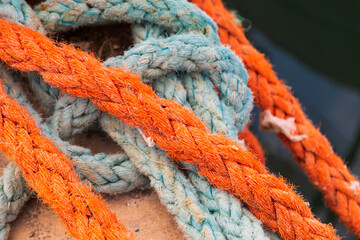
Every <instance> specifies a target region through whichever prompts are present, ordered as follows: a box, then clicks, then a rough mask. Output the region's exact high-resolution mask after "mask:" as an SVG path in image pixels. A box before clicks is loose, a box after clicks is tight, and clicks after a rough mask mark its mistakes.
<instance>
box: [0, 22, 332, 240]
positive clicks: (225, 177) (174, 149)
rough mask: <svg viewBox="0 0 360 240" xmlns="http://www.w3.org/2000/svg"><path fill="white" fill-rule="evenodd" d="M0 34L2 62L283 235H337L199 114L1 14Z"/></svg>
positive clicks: (120, 72)
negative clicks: (135, 135)
mask: <svg viewBox="0 0 360 240" xmlns="http://www.w3.org/2000/svg"><path fill="white" fill-rule="evenodd" d="M0 33H1V36H0V58H1V60H2V61H3V62H5V63H7V64H8V65H9V66H11V67H13V68H16V69H18V70H22V71H37V72H38V73H39V74H40V75H41V76H42V77H43V79H44V80H45V81H46V82H48V83H50V84H51V85H53V86H56V87H58V88H60V89H61V90H62V91H64V92H67V93H69V94H72V95H75V96H79V97H84V98H90V99H92V101H93V102H94V103H95V104H97V105H98V106H99V108H100V109H102V110H105V111H107V112H109V113H110V114H113V115H114V116H116V117H118V118H119V119H121V120H122V121H123V122H125V123H127V124H129V125H131V126H136V127H140V128H141V129H142V130H143V131H144V133H145V134H146V136H149V137H151V138H152V139H154V141H155V142H156V143H157V145H158V146H159V147H161V148H162V149H164V150H166V151H167V152H168V154H169V155H170V156H172V157H173V158H174V159H177V160H181V161H185V162H188V163H193V164H196V165H197V167H198V169H199V171H200V173H201V174H203V175H204V176H205V177H207V178H208V179H209V180H210V182H212V183H213V184H214V185H215V186H217V187H219V188H222V189H226V190H228V191H229V192H231V193H233V194H234V195H236V196H238V197H239V198H240V199H242V200H243V201H244V202H245V203H246V205H247V206H248V207H249V209H250V210H251V211H252V212H253V213H254V214H255V215H256V216H257V217H258V218H259V219H261V220H262V221H263V222H264V223H265V224H266V225H267V226H268V227H270V228H271V229H273V230H275V231H278V232H279V233H280V235H281V236H283V237H284V238H286V239H311V238H323V239H338V237H337V236H336V235H335V231H334V229H332V228H331V227H330V226H328V225H324V224H321V223H320V222H319V221H318V220H316V219H315V218H314V217H313V215H312V214H311V211H310V210H309V208H308V207H307V205H306V203H305V202H304V201H303V200H302V199H301V197H299V196H298V195H296V194H295V193H294V192H293V191H292V189H291V188H290V187H289V186H288V185H287V184H286V183H285V181H283V180H282V179H278V178H276V177H275V176H274V175H272V174H269V173H268V172H267V170H266V169H265V167H264V166H263V165H262V164H261V163H260V162H258V160H257V159H255V158H254V156H253V155H251V154H250V153H249V152H248V151H245V150H244V149H242V147H241V146H239V145H238V144H237V143H236V142H234V141H231V140H229V139H227V138H225V137H223V136H221V135H213V134H211V133H210V132H209V131H208V130H207V129H206V127H205V126H204V125H203V124H202V123H201V121H200V120H199V119H197V118H196V117H194V116H193V115H192V114H191V113H189V112H188V111H187V110H185V109H184V108H183V107H181V106H179V105H178V104H176V103H174V102H173V101H169V100H164V99H160V98H158V97H157V96H156V95H155V94H154V93H153V92H152V90H151V89H150V88H149V87H148V86H146V85H144V84H143V83H141V81H140V80H139V78H138V77H135V76H133V75H131V74H129V73H127V72H124V71H122V70H116V69H113V68H109V67H108V68H104V67H103V66H102V65H101V63H100V62H98V61H97V60H96V59H95V58H93V57H91V56H90V55H88V54H85V53H83V52H81V51H79V50H76V49H74V48H73V47H71V46H68V45H66V44H61V43H59V44H57V45H54V44H53V43H52V42H51V40H49V39H47V38H45V37H44V36H42V35H41V34H39V33H37V32H35V31H33V30H30V29H27V28H24V27H20V26H18V25H16V24H10V23H8V22H6V21H3V20H1V21H0ZM4 33H6V35H5V34H4ZM47 56H51V58H49V57H47ZM289 226H292V227H289Z"/></svg>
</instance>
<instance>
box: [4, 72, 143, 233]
mask: <svg viewBox="0 0 360 240" xmlns="http://www.w3.org/2000/svg"><path fill="white" fill-rule="evenodd" d="M0 72H1V73H2V74H1V75H2V76H1V77H6V78H5V79H7V80H6V82H5V92H6V93H7V94H9V95H10V96H11V97H12V98H13V99H16V100H17V102H18V103H20V104H21V105H23V106H25V107H26V109H27V110H28V111H29V112H30V113H31V115H32V117H33V118H34V119H35V121H36V122H37V123H39V122H40V124H39V125H40V128H41V130H42V133H43V134H44V135H45V136H50V138H51V139H52V140H53V141H54V143H56V145H57V146H58V147H59V149H60V150H62V151H63V152H65V153H67V155H68V156H69V157H70V158H71V159H72V160H73V161H74V168H75V169H76V172H77V174H78V175H79V177H80V179H82V180H86V181H87V182H90V183H91V184H92V187H93V188H94V189H95V190H97V191H101V192H103V193H108V194H114V193H119V192H128V191H131V190H133V189H135V188H144V187H147V186H148V184H147V179H146V178H145V177H144V176H142V175H140V173H139V172H138V171H137V170H136V169H135V168H134V166H133V165H132V164H130V162H129V160H128V157H127V156H126V155H125V154H116V155H113V156H106V155H105V154H95V155H91V152H90V150H88V149H84V148H82V147H78V146H72V145H70V144H69V143H67V142H64V141H62V140H60V139H59V138H58V137H57V136H56V135H54V134H51V129H50V128H49V127H48V126H47V125H46V124H45V123H41V118H40V116H39V115H38V114H37V113H36V112H35V110H33V109H32V107H31V105H30V104H29V103H28V102H27V99H26V96H25V94H24V93H23V90H22V89H21V87H20V86H19V81H15V80H14V79H13V76H12V75H10V74H5V75H4V71H0ZM17 78H19V77H17ZM0 186H2V187H1V188H0V199H1V201H0V209H6V211H2V212H1V215H0V219H1V221H0V239H2V240H5V239H7V238H8V236H9V233H10V226H9V224H8V223H9V222H11V221H14V220H15V218H16V216H17V215H18V213H19V212H20V209H21V207H22V206H23V205H24V204H25V202H26V201H27V200H28V199H29V198H30V196H31V194H30V192H29V188H28V187H27V184H26V182H25V181H24V180H23V178H22V176H21V174H20V170H19V169H18V168H17V167H16V165H15V164H8V165H7V166H6V168H5V169H4V171H3V176H2V177H1V178H0Z"/></svg>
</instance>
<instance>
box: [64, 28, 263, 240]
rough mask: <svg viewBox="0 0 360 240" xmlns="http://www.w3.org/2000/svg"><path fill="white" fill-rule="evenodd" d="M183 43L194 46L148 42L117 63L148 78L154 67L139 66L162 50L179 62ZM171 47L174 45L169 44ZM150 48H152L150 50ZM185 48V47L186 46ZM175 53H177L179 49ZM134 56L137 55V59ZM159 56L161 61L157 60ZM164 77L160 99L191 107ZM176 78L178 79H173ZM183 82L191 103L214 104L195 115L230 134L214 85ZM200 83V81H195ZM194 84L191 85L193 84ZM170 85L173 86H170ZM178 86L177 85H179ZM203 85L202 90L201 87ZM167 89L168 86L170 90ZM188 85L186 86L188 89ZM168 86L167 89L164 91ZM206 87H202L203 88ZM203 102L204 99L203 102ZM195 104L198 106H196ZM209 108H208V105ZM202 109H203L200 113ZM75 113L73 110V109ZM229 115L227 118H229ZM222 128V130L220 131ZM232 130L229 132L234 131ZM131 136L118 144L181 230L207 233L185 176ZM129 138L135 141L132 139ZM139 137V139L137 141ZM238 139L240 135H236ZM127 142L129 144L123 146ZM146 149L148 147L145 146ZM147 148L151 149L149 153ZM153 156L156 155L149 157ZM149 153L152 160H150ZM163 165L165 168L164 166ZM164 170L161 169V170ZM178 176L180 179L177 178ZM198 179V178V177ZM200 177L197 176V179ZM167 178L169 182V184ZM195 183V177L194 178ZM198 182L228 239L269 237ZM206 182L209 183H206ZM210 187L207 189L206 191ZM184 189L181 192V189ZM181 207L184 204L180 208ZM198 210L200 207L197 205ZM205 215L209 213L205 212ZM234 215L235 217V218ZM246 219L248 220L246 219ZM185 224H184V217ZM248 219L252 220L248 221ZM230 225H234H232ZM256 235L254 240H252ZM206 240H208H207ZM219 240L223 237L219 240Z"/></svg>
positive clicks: (195, 38) (224, 198) (172, 40)
mask: <svg viewBox="0 0 360 240" xmlns="http://www.w3.org/2000/svg"><path fill="white" fill-rule="evenodd" d="M188 38H190V39H192V41H193V42H204V39H203V38H201V37H200V36H193V35H190V36H189V37H188ZM180 40H185V41H184V42H185V43H186V44H187V45H190V43H188V42H186V40H187V38H185V36H174V37H172V38H170V39H166V40H151V41H147V42H143V43H141V44H139V45H137V46H135V47H134V48H133V49H131V50H129V51H128V52H126V53H125V56H124V57H122V58H120V57H117V58H115V59H116V61H117V62H118V64H119V66H128V68H129V70H130V69H132V70H133V71H134V72H138V73H139V75H140V76H143V75H147V74H146V71H149V72H151V71H153V70H152V67H149V68H146V67H144V66H142V65H141V64H140V66H141V67H139V71H138V70H137V68H138V67H136V66H135V65H136V64H135V63H140V62H143V61H144V60H145V59H148V56H153V57H152V58H149V61H150V62H149V63H148V64H149V65H152V64H151V62H152V61H153V60H155V59H157V60H160V59H159V58H161V56H162V55H164V54H163V52H162V51H161V49H163V48H164V49H171V48H172V50H171V52H174V54H172V56H173V58H175V59H179V57H178V56H177V55H178V54H177V51H174V48H173V47H174V46H175V45H176V44H174V43H176V42H177V41H180ZM169 43H170V44H169ZM204 44H207V43H206V41H205V42H204ZM157 45H161V46H162V47H160V48H159V47H158V46H157ZM149 46H150V47H149ZM182 46H184V44H183V45H182ZM148 48H150V49H151V51H150V52H149V51H148ZM185 48H186V49H188V51H189V52H191V51H192V49H191V48H190V47H189V46H187V47H185ZM208 48H209V49H208V50H207V51H210V52H211V51H213V50H211V48H210V47H208ZM140 49H142V51H143V54H140ZM175 50H177V48H175ZM132 53H135V54H134V55H133V54H132ZM157 56H159V58H158V57H157ZM182 56H183V57H184V58H185V56H186V54H185V55H184V52H183V53H182ZM139 58H140V60H141V61H140V60H139ZM119 59H122V61H120V60H119ZM113 60H114V59H109V60H108V61H107V62H105V63H104V64H105V65H109V64H111V65H116V64H115V63H114V61H113ZM160 62H162V61H157V63H159V65H160V66H161V65H162V64H160ZM163 62H167V58H165V59H163ZM179 69H181V68H179ZM157 72H158V73H157V75H156V76H154V78H155V77H157V78H158V77H161V76H162V74H160V68H159V69H158V71H157ZM163 72H164V73H163V75H165V76H166V78H164V79H163V80H162V78H160V79H159V80H158V81H156V82H154V83H153V88H154V89H155V90H156V93H157V95H158V96H165V97H167V98H170V99H176V100H177V101H179V103H181V104H183V105H188V103H185V102H186V100H185V99H184V90H183V88H182V85H181V84H179V83H175V84H165V83H166V82H167V83H170V82H171V81H175V80H174V79H171V80H167V78H170V77H169V76H168V75H167V74H166V73H167V72H169V71H168V70H167V68H166V67H164V71H163ZM172 78H177V77H176V75H175V76H172ZM180 78H181V79H187V80H186V81H188V84H185V85H186V87H187V88H189V89H193V91H190V92H189V95H191V97H190V99H192V98H193V99H199V97H200V96H201V95H205V96H207V97H208V99H212V101H207V100H206V99H204V102H209V103H211V104H209V107H210V110H206V108H199V106H195V105H192V106H195V108H194V111H195V112H197V110H198V111H199V113H200V116H203V117H204V116H205V118H207V117H208V114H207V111H210V112H212V114H211V115H213V116H211V115H210V116H211V117H212V118H213V119H212V120H211V121H206V122H210V123H211V124H210V123H209V124H210V125H214V126H215V128H214V129H219V128H220V129H222V130H224V131H226V127H223V126H222V124H219V123H220V121H221V118H220V119H218V120H217V118H218V115H219V113H217V108H215V109H214V106H217V105H218V103H216V98H217V96H216V93H215V91H214V90H213V87H212V85H211V84H210V83H209V82H207V81H204V80H202V78H203V77H200V76H197V77H196V74H195V76H194V77H192V78H190V79H194V80H190V79H189V78H184V77H183V75H181V76H180ZM195 79H196V80H195ZM189 80H190V81H189ZM169 81H170V82H169ZM175 82H176V81H175ZM197 84H198V85H200V86H197ZM166 85H167V86H166ZM185 85H184V86H185ZM164 86H166V87H164ZM201 86H202V87H201ZM203 86H207V87H205V88H204V87H203ZM211 91H213V92H214V93H213V94H212V93H211ZM193 92H194V93H195V95H194V93H193ZM200 99H201V98H200ZM78 100H79V98H75V99H74V103H75V104H74V105H77V106H78V104H77V103H76V102H77V101H78ZM193 104H194V103H193ZM198 105H201V103H198ZM205 105H206V104H205ZM197 108H199V109H197ZM70 109H72V107H71V108H70ZM225 115H227V114H225ZM217 125H218V127H216V126H217ZM230 128H231V126H230V127H229V128H228V129H230ZM107 132H109V133H111V132H114V131H112V130H107ZM127 132H128V134H123V135H124V136H123V137H122V138H125V139H126V141H125V140H123V139H122V140H121V141H119V140H118V139H117V138H115V139H114V140H115V141H117V142H120V143H122V144H121V146H122V147H123V149H124V150H125V151H126V152H128V154H129V155H130V156H132V157H131V159H132V161H133V162H134V164H135V165H136V166H137V167H138V168H139V169H141V171H142V172H143V173H144V174H145V175H147V176H149V177H150V179H152V185H153V186H154V188H155V189H160V190H161V191H158V193H159V194H160V196H161V197H162V198H161V199H162V201H164V202H165V203H166V205H167V206H168V208H170V210H171V212H172V213H174V214H176V216H179V215H180V218H181V221H180V222H179V224H180V225H181V226H183V222H186V223H187V225H189V226H194V227H197V228H198V229H199V231H198V232H200V233H201V232H203V230H201V229H202V228H199V226H201V225H203V224H204V223H205V227H207V226H208V225H207V224H209V223H211V221H210V222H209V220H206V219H207V218H205V216H206V214H205V213H204V217H203V218H204V220H202V221H200V222H199V223H201V225H199V223H197V224H194V221H193V220H192V219H191V218H189V216H188V215H189V213H188V212H190V213H193V212H194V209H201V207H198V206H197V207H194V205H195V203H192V204H190V203H189V199H191V198H190V196H192V195H193V193H192V190H191V188H190V189H188V187H186V186H188V182H187V181H184V179H182V178H183V177H182V175H181V174H177V173H176V172H175V173H174V170H173V169H172V168H169V167H168V166H166V164H164V163H163V160H162V159H165V155H164V154H163V153H160V152H159V151H156V150H153V149H152V148H147V147H146V144H145V143H144V142H141V143H139V141H140V140H139V139H142V137H141V136H139V134H138V133H137V134H136V132H137V131H136V130H135V131H127ZM129 135H130V136H131V137H129ZM133 136H135V137H133ZM235 138H236V135H235ZM124 141H125V143H123V142H124ZM144 145H145V146H144ZM146 148H147V149H146ZM149 152H154V153H151V154H149ZM146 153H147V155H148V156H146ZM151 156H155V157H151ZM134 159H138V160H134ZM151 159H156V161H153V160H151ZM160 164H161V165H160ZM159 166H161V167H159ZM170 173H171V175H170V176H169V174H170ZM176 174H177V175H176ZM173 175H175V177H173ZM194 175H196V174H194ZM196 176H197V175H196ZM166 178H167V180H166ZM174 179H175V180H176V179H179V180H178V181H174ZM194 179H195V177H194ZM194 181H196V182H197V184H194V186H195V187H196V188H197V189H199V191H200V193H201V196H203V197H202V201H203V202H204V203H205V204H206V206H209V205H210V206H211V208H212V209H213V211H214V209H216V211H215V212H216V213H219V214H216V219H217V221H218V223H219V224H220V226H221V227H222V229H223V231H225V232H226V233H227V234H228V238H229V239H231V238H235V239H238V238H241V237H242V238H246V239H253V238H255V239H264V238H265V236H264V235H261V234H260V233H261V232H262V231H259V230H257V229H259V228H260V226H259V225H258V224H256V222H255V223H253V224H250V222H251V221H253V219H252V218H251V217H248V216H247V215H248V214H247V213H246V212H245V213H241V212H242V211H243V210H241V208H240V209H237V208H236V207H233V206H232V205H235V206H236V204H239V206H241V204H240V203H239V202H238V201H235V199H234V198H231V197H229V196H224V194H221V193H217V190H215V189H214V190H212V194H211V196H209V195H210V194H208V192H209V190H208V189H209V187H210V186H209V184H205V183H202V184H200V185H199V182H200V183H201V181H202V180H200V179H199V180H194ZM205 182H206V181H205ZM206 185H207V187H205V186H206ZM197 186H201V188H198V187H197ZM179 187H180V188H179ZM172 191H175V192H174V193H172ZM164 192H165V193H166V194H164ZM183 192H185V193H186V192H189V193H186V198H183V195H184V194H183ZM171 195H174V196H172V197H169V196H171ZM179 198H180V200H181V201H182V202H183V203H181V201H180V202H178V201H179ZM215 199H221V205H220V206H219V207H217V206H216V205H218V203H217V202H219V201H215ZM173 203H175V207H176V205H178V206H190V207H189V209H188V210H187V207H186V208H184V207H182V208H181V209H180V213H181V212H182V211H184V210H185V211H184V212H185V213H181V214H180V213H179V210H176V209H174V206H172V205H173ZM180 203H181V204H180ZM225 204H226V205H228V206H229V207H225V206H226V205H225ZM195 206H196V205H195ZM227 209H232V210H231V211H232V212H233V213H232V214H229V213H230V212H229V210H227ZM202 212H205V211H202ZM233 215H234V216H233ZM239 215H240V216H241V217H237V216H239ZM242 215H244V216H242ZM183 216H186V218H185V221H184V217H183ZM193 216H194V218H195V219H196V218H199V212H196V211H195V214H193ZM246 218H250V219H248V220H246ZM229 224H230V225H229ZM229 226H234V227H229ZM245 226H246V227H245ZM187 232H193V230H192V231H187ZM198 235H199V234H192V236H194V237H195V238H196V236H198ZM252 235H253V236H252ZM203 238H204V237H203ZM205 238H206V239H209V236H207V237H205ZM217 239H219V237H217Z"/></svg>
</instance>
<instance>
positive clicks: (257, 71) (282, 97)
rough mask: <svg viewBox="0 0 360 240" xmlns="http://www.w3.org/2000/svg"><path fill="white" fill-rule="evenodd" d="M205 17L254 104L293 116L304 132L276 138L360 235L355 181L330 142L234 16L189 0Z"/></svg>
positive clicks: (217, 2)
mask: <svg viewBox="0 0 360 240" xmlns="http://www.w3.org/2000/svg"><path fill="white" fill-rule="evenodd" d="M192 2H193V3H195V4H196V5H197V6H198V7H200V8H201V9H202V10H204V11H205V12H206V13H207V14H208V15H210V16H211V17H212V18H213V19H214V21H215V22H216V23H217V25H218V27H219V35H220V39H221V41H222V43H223V44H227V45H230V47H231V49H232V50H233V51H235V52H236V54H237V55H238V56H239V57H240V58H241V59H242V60H243V61H244V64H245V67H246V69H247V71H248V74H249V87H250V88H251V90H252V91H253V93H254V96H255V102H256V104H257V105H258V106H259V107H260V108H261V109H263V110H270V111H271V113H272V114H273V115H274V116H275V117H278V118H280V119H287V118H289V117H293V118H295V125H296V129H297V131H296V132H295V134H297V135H306V136H307V138H305V139H303V140H302V141H298V142H293V141H291V140H289V139H288V138H287V137H285V136H284V135H282V134H279V137H280V138H281V140H282V141H283V142H284V143H285V145H287V146H288V147H289V148H290V149H291V150H292V152H293V153H294V155H295V159H296V160H297V161H298V162H299V164H300V166H301V167H302V168H303V169H304V171H305V172H306V173H307V174H308V175H309V177H310V179H311V180H312V182H313V183H314V184H315V185H316V186H317V187H318V188H319V189H320V190H321V191H322V193H323V194H324V196H325V200H326V202H327V204H328V205H329V206H330V208H331V209H332V210H333V211H334V212H336V213H337V214H338V215H339V216H340V218H341V220H342V221H343V222H344V223H345V224H346V225H347V226H348V228H349V229H350V230H351V231H353V232H354V233H355V234H356V236H357V237H359V238H360V183H359V181H358V180H357V179H356V178H355V177H354V176H353V175H352V174H351V173H350V171H349V170H348V169H347V168H346V165H345V164H344V162H343V161H342V160H341V158H339V157H338V156H337V155H336V154H335V153H334V152H333V150H332V148H331V145H330V143H329V141H328V140H327V139H326V137H325V136H323V135H322V134H321V133H320V131H319V130H317V129H316V128H315V127H314V125H313V124H312V123H311V121H310V120H309V119H307V117H306V115H305V113H304V112H303V110H302V108H301V105H300V103H299V101H298V100H297V99H296V98H295V97H294V96H292V94H291V92H290V91H289V88H288V87H287V86H286V85H284V84H283V83H282V82H281V80H279V79H278V78H277V76H276V73H275V72H274V71H273V69H272V66H271V64H270V63H269V62H268V61H267V60H266V59H265V57H264V55H263V54H261V53H259V52H258V51H257V50H256V49H255V48H254V47H252V45H251V44H250V43H249V41H248V40H247V39H246V37H245V34H244V33H243V30H242V28H241V26H240V25H239V24H237V23H236V18H235V17H234V16H233V15H232V14H231V13H230V12H228V11H227V10H226V9H225V7H224V5H223V3H222V1H221V0H192Z"/></svg>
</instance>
